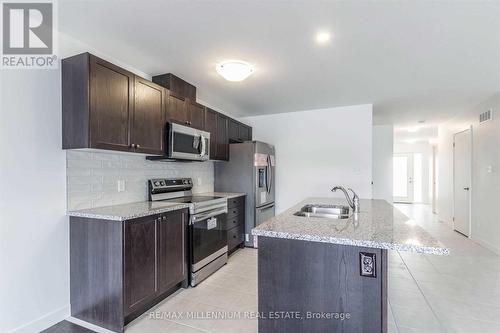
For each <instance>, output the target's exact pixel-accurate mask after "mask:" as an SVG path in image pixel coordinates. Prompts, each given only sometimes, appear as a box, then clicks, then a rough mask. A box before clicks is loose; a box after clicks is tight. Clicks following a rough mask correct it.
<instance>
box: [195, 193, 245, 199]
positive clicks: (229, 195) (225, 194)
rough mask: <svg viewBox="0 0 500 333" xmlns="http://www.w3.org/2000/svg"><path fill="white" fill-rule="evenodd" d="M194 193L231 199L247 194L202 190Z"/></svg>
mask: <svg viewBox="0 0 500 333" xmlns="http://www.w3.org/2000/svg"><path fill="white" fill-rule="evenodd" d="M196 195H208V196H214V197H226V198H227V199H233V198H237V197H242V196H245V195H247V194H246V193H233V192H203V193H196Z"/></svg>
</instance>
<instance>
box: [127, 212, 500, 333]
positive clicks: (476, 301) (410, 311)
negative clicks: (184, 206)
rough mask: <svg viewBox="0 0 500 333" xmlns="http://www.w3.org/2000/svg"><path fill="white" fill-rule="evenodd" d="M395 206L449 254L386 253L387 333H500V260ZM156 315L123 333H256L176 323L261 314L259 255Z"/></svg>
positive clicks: (250, 323)
mask: <svg viewBox="0 0 500 333" xmlns="http://www.w3.org/2000/svg"><path fill="white" fill-rule="evenodd" d="M397 207H398V208H399V209H401V210H402V211H403V212H404V213H405V214H406V215H408V216H409V217H411V218H412V219H413V220H414V221H415V223H417V224H419V225H421V226H423V227H424V228H425V229H426V230H427V231H428V232H430V233H431V234H432V235H434V236H435V237H436V238H438V239H439V240H441V241H442V242H443V243H444V244H445V245H446V246H447V247H449V248H450V249H451V253H452V254H451V255H450V256H447V257H438V256H432V255H419V254H408V253H403V252H402V253H398V252H395V251H391V252H390V253H389V332H390V333H395V332H398V333H409V332H414V333H417V332H421V333H424V332H425V333H434V332H450V333H454V332H457V333H462V332H464V333H476V332H480V333H489V332H495V333H498V332H500V257H499V256H497V255H495V254H493V253H492V252H490V251H489V250H487V249H485V248H483V247H481V246H480V245H477V244H476V243H474V242H472V241H470V240H469V239H467V238H465V237H463V236H461V235H459V234H458V233H455V232H453V231H452V230H451V229H450V227H449V226H447V225H445V224H443V223H441V222H438V220H437V218H436V216H435V215H433V214H432V213H431V211H430V208H429V207H428V206H425V205H397ZM152 311H153V313H154V314H155V315H156V316H158V318H156V319H152V318H151V317H150V312H148V313H146V314H145V315H143V316H142V317H139V318H138V319H136V320H135V321H134V322H132V323H131V324H130V325H128V326H127V329H126V333H136V332H178V333H182V332H193V333H194V332H217V333H219V332H220V333H224V332H237V333H246V332H257V320H255V319H245V318H243V319H234V318H232V319H224V320H221V319H206V318H201V319H200V318H198V319H195V318H187V316H186V313H184V316H183V317H178V318H173V316H172V314H173V313H178V312H199V313H200V314H204V313H211V314H215V315H217V314H224V313H226V314H227V315H231V314H233V313H234V312H238V313H240V315H242V316H244V314H245V313H250V312H255V311H257V251H256V250H253V249H243V250H240V251H238V252H237V253H235V254H234V255H233V256H231V257H230V258H229V262H228V264H227V265H226V266H224V267H223V268H222V269H220V270H219V271H218V272H216V273H215V274H214V275H212V276H211V277H209V278H208V279H207V280H205V281H204V282H203V283H201V284H200V285H199V286H197V287H196V288H190V289H187V290H181V291H179V292H177V293H176V294H174V295H172V296H171V297H169V298H168V299H167V300H165V301H164V302H162V303H161V304H159V305H158V306H157V307H155V308H154V309H153V310H152ZM168 314H170V318H166V317H165V316H166V315H168Z"/></svg>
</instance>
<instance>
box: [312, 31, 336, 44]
mask: <svg viewBox="0 0 500 333" xmlns="http://www.w3.org/2000/svg"><path fill="white" fill-rule="evenodd" d="M331 38H332V37H331V35H330V33H328V32H326V31H321V32H318V33H317V34H316V42H317V43H318V44H326V43H328V42H329V41H330V39H331Z"/></svg>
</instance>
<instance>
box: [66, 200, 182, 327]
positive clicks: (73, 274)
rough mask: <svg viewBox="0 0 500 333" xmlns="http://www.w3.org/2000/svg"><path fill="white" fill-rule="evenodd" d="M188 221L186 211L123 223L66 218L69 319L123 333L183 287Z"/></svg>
mask: <svg viewBox="0 0 500 333" xmlns="http://www.w3.org/2000/svg"><path fill="white" fill-rule="evenodd" d="M187 217H188V211H187V209H182V210H177V211H172V212H168V213H164V214H157V215H151V216H146V217H141V218H137V219H132V220H127V221H111V220H101V219H92V218H82V217H71V218H70V280H71V295H70V299H71V315H72V316H73V317H75V318H78V319H81V320H84V321H87V322H89V323H92V324H95V325H98V326H101V327H104V328H106V329H109V330H111V331H114V332H123V330H124V327H125V325H126V324H128V323H129V322H130V321H132V320H133V319H135V318H137V317H138V316H139V315H141V314H142V313H144V312H145V311H147V310H148V309H149V308H151V307H152V306H154V305H155V304H157V303H158V302H160V301H162V300H163V299H165V298H166V297H167V296H168V295H170V294H171V293H173V292H174V291H175V290H177V289H179V288H180V287H187V285H188V281H187V255H186V254H187V238H186V228H187V222H188V218H187Z"/></svg>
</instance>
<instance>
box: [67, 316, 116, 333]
mask: <svg viewBox="0 0 500 333" xmlns="http://www.w3.org/2000/svg"><path fill="white" fill-rule="evenodd" d="M66 320H67V321H70V322H72V323H73V324H77V325H80V326H82V327H85V328H88V329H89V330H92V331H95V332H98V333H116V332H114V331H110V330H108V329H106V328H103V327H101V326H97V325H94V324H91V323H89V322H87V321H85V320H81V319H78V318H75V317H68V318H66Z"/></svg>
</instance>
